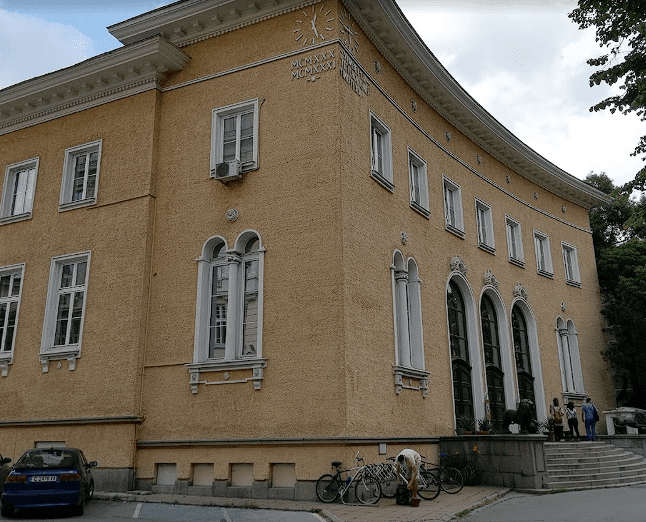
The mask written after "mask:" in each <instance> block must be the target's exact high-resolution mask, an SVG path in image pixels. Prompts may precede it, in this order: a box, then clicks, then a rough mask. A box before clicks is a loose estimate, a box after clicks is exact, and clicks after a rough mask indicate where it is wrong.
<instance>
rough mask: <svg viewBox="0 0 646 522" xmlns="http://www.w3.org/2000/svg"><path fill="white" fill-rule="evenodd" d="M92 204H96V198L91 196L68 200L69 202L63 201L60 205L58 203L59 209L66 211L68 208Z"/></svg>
mask: <svg viewBox="0 0 646 522" xmlns="http://www.w3.org/2000/svg"><path fill="white" fill-rule="evenodd" d="M90 205H96V198H89V199H82V200H80V201H68V202H67V203H61V204H60V205H58V211H59V212H65V211H66V210H73V209H75V208H81V207H88V206H90Z"/></svg>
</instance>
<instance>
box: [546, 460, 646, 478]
mask: <svg viewBox="0 0 646 522" xmlns="http://www.w3.org/2000/svg"><path fill="white" fill-rule="evenodd" d="M612 471H642V472H644V473H646V462H636V463H634V464H630V465H622V466H603V467H598V468H589V467H579V468H562V469H549V470H548V471H547V474H548V476H550V477H563V476H571V475H581V474H583V473H582V472H586V473H607V472H612Z"/></svg>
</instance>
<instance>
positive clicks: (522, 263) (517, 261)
mask: <svg viewBox="0 0 646 522" xmlns="http://www.w3.org/2000/svg"><path fill="white" fill-rule="evenodd" d="M509 262H510V263H511V264H512V265H516V266H519V267H520V268H525V261H523V260H521V259H516V258H515V257H510V258H509Z"/></svg>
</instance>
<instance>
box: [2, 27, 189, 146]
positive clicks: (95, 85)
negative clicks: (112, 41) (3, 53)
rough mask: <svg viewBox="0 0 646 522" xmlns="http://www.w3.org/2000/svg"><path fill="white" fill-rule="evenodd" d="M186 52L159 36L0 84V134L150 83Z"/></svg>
mask: <svg viewBox="0 0 646 522" xmlns="http://www.w3.org/2000/svg"><path fill="white" fill-rule="evenodd" d="M188 60H189V58H188V56H186V55H185V54H184V52H182V51H181V50H179V49H178V48H176V47H175V46H174V45H172V44H171V43H169V42H168V41H167V40H166V39H164V38H162V37H160V36H154V37H152V38H149V39H148V40H146V41H142V42H138V43H136V44H133V45H130V46H127V47H122V48H120V49H116V50H114V51H110V52H108V53H105V54H101V55H99V56H96V57H94V58H90V59H89V60H86V61H84V62H81V63H79V64H76V65H73V66H71V67H68V68H66V69H61V70H60V71H56V72H53V73H49V74H45V75H43V76H39V77H37V78H33V79H31V80H27V81H25V82H22V83H18V84H16V85H12V86H11V87H7V88H6V89H2V90H0V135H2V134H7V133H9V132H13V131H16V130H19V129H22V128H25V127H29V126H31V125H35V124H38V123H43V122H45V121H49V120H52V119H54V118H59V117H61V116H65V115H67V114H71V113H74V112H78V111H82V110H85V109H88V108H90V107H95V106H97V105H101V104H104V103H107V102H110V101H114V100H117V99H120V98H125V97H127V96H132V95H133V94H139V93H141V92H145V91H148V90H151V89H160V88H161V82H162V81H163V79H164V77H165V75H166V74H167V73H169V72H172V71H177V70H180V69H181V68H182V67H184V65H185V64H186V63H187V62H188Z"/></svg>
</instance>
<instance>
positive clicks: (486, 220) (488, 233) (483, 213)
mask: <svg viewBox="0 0 646 522" xmlns="http://www.w3.org/2000/svg"><path fill="white" fill-rule="evenodd" d="M475 209H476V228H477V233H478V246H479V247H480V248H482V249H483V250H485V251H487V252H489V253H490V254H494V253H495V252H496V243H495V241H494V236H493V213H492V211H491V206H490V205H489V204H488V203H485V202H484V201H482V200H481V199H478V198H475Z"/></svg>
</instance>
